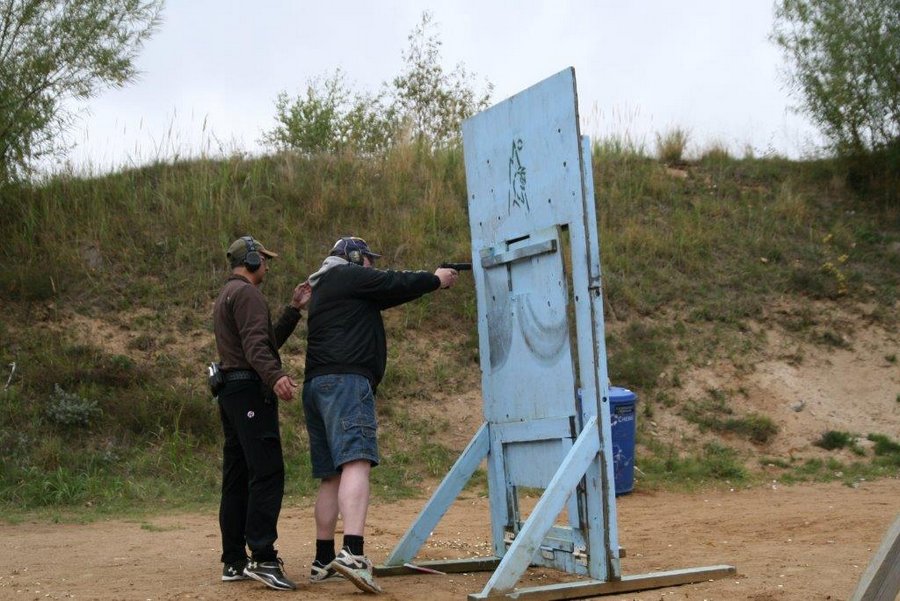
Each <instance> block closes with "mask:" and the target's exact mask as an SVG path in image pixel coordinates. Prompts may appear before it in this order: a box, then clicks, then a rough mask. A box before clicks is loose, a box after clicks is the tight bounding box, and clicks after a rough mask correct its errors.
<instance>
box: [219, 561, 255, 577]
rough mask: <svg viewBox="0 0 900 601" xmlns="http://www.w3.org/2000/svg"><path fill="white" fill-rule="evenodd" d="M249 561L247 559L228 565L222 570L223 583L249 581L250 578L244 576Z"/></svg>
mask: <svg viewBox="0 0 900 601" xmlns="http://www.w3.org/2000/svg"><path fill="white" fill-rule="evenodd" d="M248 561H249V560H247V559H245V560H243V561H239V562H237V563H226V564H225V567H224V568H222V581H223V582H232V581H235V580H247V579H248V578H249V576H247V575H246V574H244V568H246V567H247V562H248Z"/></svg>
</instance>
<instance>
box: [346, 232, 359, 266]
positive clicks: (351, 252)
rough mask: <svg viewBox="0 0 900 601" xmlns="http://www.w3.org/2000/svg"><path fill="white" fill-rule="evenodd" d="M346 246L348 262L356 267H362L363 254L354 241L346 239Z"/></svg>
mask: <svg viewBox="0 0 900 601" xmlns="http://www.w3.org/2000/svg"><path fill="white" fill-rule="evenodd" d="M344 245H345V246H344V248H345V249H346V252H347V260H348V261H350V262H351V263H353V264H355V265H362V264H363V254H362V251H360V250H359V247H358V246H357V245H356V242H354V241H353V238H344Z"/></svg>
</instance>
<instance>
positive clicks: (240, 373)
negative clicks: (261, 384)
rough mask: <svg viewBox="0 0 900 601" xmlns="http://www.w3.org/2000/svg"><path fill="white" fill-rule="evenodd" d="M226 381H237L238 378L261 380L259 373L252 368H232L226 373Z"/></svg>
mask: <svg viewBox="0 0 900 601" xmlns="http://www.w3.org/2000/svg"><path fill="white" fill-rule="evenodd" d="M224 376H225V381H226V382H237V381H238V380H259V379H261V378H260V377H259V374H257V373H256V372H255V371H253V370H252V369H232V370H231V371H226V372H225V373H224Z"/></svg>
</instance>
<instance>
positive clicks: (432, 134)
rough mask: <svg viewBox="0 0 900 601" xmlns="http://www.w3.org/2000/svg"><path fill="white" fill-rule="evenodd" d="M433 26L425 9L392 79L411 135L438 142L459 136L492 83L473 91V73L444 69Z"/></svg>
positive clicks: (481, 106)
mask: <svg viewBox="0 0 900 601" xmlns="http://www.w3.org/2000/svg"><path fill="white" fill-rule="evenodd" d="M432 27H433V22H432V15H431V13H430V12H428V11H425V12H424V13H422V19H421V21H420V22H419V24H418V26H416V28H415V29H414V30H413V31H412V33H410V34H409V37H408V39H409V49H408V50H407V51H406V52H405V53H404V54H403V60H404V61H405V62H406V71H405V72H403V73H401V74H400V75H399V76H398V77H396V78H394V81H393V85H394V103H395V106H396V107H397V112H398V114H400V115H401V116H402V117H403V119H404V120H405V121H406V122H407V124H408V126H409V128H410V130H411V133H412V135H413V136H414V137H416V138H425V139H428V140H430V141H431V142H432V144H435V145H441V144H445V143H447V142H449V141H452V140H456V139H458V138H459V127H460V124H461V123H462V122H463V120H464V119H466V118H468V117H471V116H472V115H474V114H475V113H476V112H478V111H479V110H481V109H484V108H485V107H487V106H488V104H489V102H490V97H491V92H492V91H493V86H492V85H491V84H490V83H488V84H487V85H486V89H485V90H484V91H483V92H480V91H478V90H476V89H475V87H474V86H473V81H472V80H473V76H472V75H471V74H469V73H468V72H467V71H466V69H465V67H463V65H462V64H457V66H456V68H455V69H454V70H453V71H451V72H450V73H447V72H445V71H444V68H443V67H442V66H441V52H440V48H441V44H442V42H441V41H440V39H439V38H438V37H437V34H436V33H433V32H432V31H431V30H432Z"/></svg>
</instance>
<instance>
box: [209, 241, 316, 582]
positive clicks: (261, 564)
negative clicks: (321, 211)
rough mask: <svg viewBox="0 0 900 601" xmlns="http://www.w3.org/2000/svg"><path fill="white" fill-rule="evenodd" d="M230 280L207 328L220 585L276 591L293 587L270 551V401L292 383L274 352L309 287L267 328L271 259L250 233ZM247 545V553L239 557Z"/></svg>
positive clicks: (233, 251)
mask: <svg viewBox="0 0 900 601" xmlns="http://www.w3.org/2000/svg"><path fill="white" fill-rule="evenodd" d="M227 256H228V261H229V262H230V265H231V275H230V276H229V278H228V280H227V281H226V282H225V285H224V286H223V288H222V291H221V292H220V293H219V296H218V298H217V299H216V303H215V306H214V308H213V329H214V330H215V335H216V348H217V349H218V352H219V364H220V369H221V370H222V372H223V374H224V381H225V383H224V385H223V387H222V388H221V390H220V391H219V393H218V402H219V415H220V417H221V420H222V429H223V430H224V433H225V444H224V447H223V465H222V499H221V503H220V505H219V527H220V529H221V531H222V563H224V564H225V567H224V569H223V571H222V580H225V581H231V580H244V579H247V578H253V579H255V580H258V581H260V582H262V583H263V584H265V585H266V586H268V587H270V588H273V589H278V590H293V589H295V588H296V585H295V584H294V583H293V582H292V581H291V580H290V579H289V578H288V577H287V576H285V574H284V563H283V562H282V560H281V558H279V557H278V552H277V551H276V550H275V546H274V543H275V539H277V538H278V533H277V530H276V526H277V523H278V514H279V513H280V512H281V501H282V497H283V496H284V459H283V456H282V452H281V435H280V432H279V427H278V399H281V400H283V401H289V400H291V399H292V398H293V396H294V390H295V389H296V388H297V384H296V383H295V382H294V380H293V379H292V378H291V377H290V376H289V375H288V374H287V373H285V371H284V369H283V368H282V365H281V357H280V355H279V354H278V349H279V348H281V345H282V344H284V342H285V341H286V340H287V338H288V337H289V336H290V335H291V333H292V332H293V331H294V329H295V328H296V327H297V323H298V322H299V321H300V309H303V308H305V307H306V305H307V303H309V299H310V295H311V289H310V287H309V284H307V283H306V282H304V283H303V284H299V285H298V286H297V287H296V288H295V289H294V292H293V295H292V297H291V302H290V304H289V305H288V306H286V307H285V308H284V311H283V312H282V313H281V316H280V317H279V319H278V321H277V322H276V323H275V325H274V326H273V325H272V319H271V316H270V313H269V306H268V304H267V303H266V300H265V298H264V297H263V295H262V292H260V290H259V286H260V284H262V282H263V279H264V278H265V276H266V272H267V271H268V270H269V265H268V262H269V261H270V260H271V259H272V258H273V257H277V256H278V255H276V254H275V253H273V252H271V251H269V250H266V248H265V247H264V246H263V245H262V243H260V242H259V241H258V240H254V239H253V237H252V236H243V237H242V238H238V239H237V240H235V241H234V242H233V243H232V244H231V246H230V247H229V248H228V254H227ZM247 547H249V548H250V553H251V556H250V558H248V557H247V551H246V549H247Z"/></svg>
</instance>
